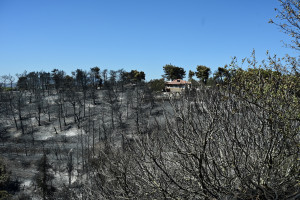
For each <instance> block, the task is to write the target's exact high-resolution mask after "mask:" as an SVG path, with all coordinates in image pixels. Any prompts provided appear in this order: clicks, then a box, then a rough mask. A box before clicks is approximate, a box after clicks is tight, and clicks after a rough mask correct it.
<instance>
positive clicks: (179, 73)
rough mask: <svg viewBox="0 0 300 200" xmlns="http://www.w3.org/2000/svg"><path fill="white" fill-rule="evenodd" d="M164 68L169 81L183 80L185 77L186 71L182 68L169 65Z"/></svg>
mask: <svg viewBox="0 0 300 200" xmlns="http://www.w3.org/2000/svg"><path fill="white" fill-rule="evenodd" d="M163 68H164V72H165V74H164V76H165V78H166V79H168V80H174V79H183V78H184V77H185V70H184V69H183V68H182V67H177V66H174V65H171V64H167V65H165V66H164V67H163Z"/></svg>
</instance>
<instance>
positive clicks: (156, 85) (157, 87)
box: [148, 78, 165, 92]
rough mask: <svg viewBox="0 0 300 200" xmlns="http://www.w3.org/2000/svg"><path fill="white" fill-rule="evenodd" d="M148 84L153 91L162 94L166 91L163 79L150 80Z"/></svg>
mask: <svg viewBox="0 0 300 200" xmlns="http://www.w3.org/2000/svg"><path fill="white" fill-rule="evenodd" d="M148 84H149V87H150V88H151V90H152V91H156V92H161V91H163V90H164V89H165V81H164V79H163V78H162V79H153V80H150V81H149V83H148Z"/></svg>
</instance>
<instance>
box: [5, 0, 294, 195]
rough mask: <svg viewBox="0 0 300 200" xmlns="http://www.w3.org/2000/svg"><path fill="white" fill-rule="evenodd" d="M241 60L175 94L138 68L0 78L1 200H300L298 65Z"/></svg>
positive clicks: (171, 72)
mask: <svg viewBox="0 0 300 200" xmlns="http://www.w3.org/2000/svg"><path fill="white" fill-rule="evenodd" d="M289 3H290V4H289ZM292 3H294V4H295V5H294V4H293V5H294V7H293V6H292ZM283 5H285V6H284V7H283V10H282V11H280V13H285V12H286V10H284V9H289V11H290V12H293V11H292V10H295V9H296V8H297V7H296V6H297V5H298V4H297V2H294V1H284V2H283ZM287 5H289V6H290V7H287ZM292 8H293V9H292ZM291 14H293V13H291ZM291 16H292V15H291ZM292 19H293V20H295V21H297V23H298V22H299V19H298V18H297V17H294V18H292ZM292 39H293V40H294V39H296V41H297V39H299V38H297V37H295V38H294V37H293V35H292ZM293 44H297V42H294V43H293ZM244 63H246V64H247V66H248V68H247V69H245V68H241V66H240V65H238V62H237V60H236V58H234V59H233V60H232V62H231V64H230V65H225V66H224V67H219V68H218V69H217V71H215V72H214V73H213V75H212V76H211V77H210V74H211V70H210V68H209V67H206V66H203V65H198V66H197V67H196V71H195V72H194V71H191V70H190V71H189V74H188V78H189V80H190V81H191V82H192V88H190V89H189V88H186V89H185V90H183V91H182V93H180V94H176V95H173V94H172V95H169V94H166V93H162V90H163V89H164V85H165V80H164V79H163V78H162V79H154V80H151V81H149V82H148V83H147V82H145V73H144V72H143V71H138V70H131V71H130V72H126V71H124V70H122V69H121V70H117V71H115V70H107V69H100V68H99V67H93V68H91V69H90V70H89V71H85V70H82V69H76V70H75V71H74V72H73V73H72V74H71V75H67V74H66V73H65V72H64V71H63V70H59V69H54V70H52V71H51V72H44V71H41V72H29V73H27V72H26V71H25V72H24V73H23V74H18V80H17V84H16V87H15V88H14V87H13V83H14V78H13V77H12V76H10V75H8V76H2V77H1V83H0V86H1V87H0V140H1V145H0V149H1V151H0V152H1V156H2V157H4V158H5V160H7V161H9V162H5V163H4V161H3V160H4V159H3V160H0V198H2V199H5V198H10V197H12V195H15V194H16V193H18V195H19V196H18V197H19V198H20V199H22V198H23V199H26V198H27V199H30V198H31V199H41V198H43V199H249V200H250V199H299V198H300V185H299V183H300V174H299V171H300V162H299V152H300V135H299V134H300V75H299V74H300V72H299V70H300V69H299V60H297V58H293V57H290V56H286V57H284V58H278V57H277V56H271V55H269V54H268V55H267V59H266V60H265V61H262V62H261V63H260V64H258V63H257V61H256V58H255V52H254V51H253V53H252V55H251V58H250V59H244V60H243V61H242V64H244ZM163 69H164V72H165V74H164V76H163V77H165V78H166V79H168V80H172V79H182V78H184V77H185V70H184V69H183V68H181V67H176V66H173V65H165V66H164V67H163ZM195 75H196V77H197V78H199V79H200V81H196V80H194V79H193V77H194V76H195ZM8 88H9V89H8ZM7 166H9V167H10V166H14V167H10V168H9V169H10V170H11V171H12V172H11V173H8V171H7V169H8V167H7ZM14 179H15V180H18V179H20V180H21V182H19V181H12V180H14ZM22 188H23V189H22ZM18 197H16V198H18Z"/></svg>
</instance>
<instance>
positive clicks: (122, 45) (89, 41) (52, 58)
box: [0, 0, 299, 80]
mask: <svg viewBox="0 0 300 200" xmlns="http://www.w3.org/2000/svg"><path fill="white" fill-rule="evenodd" d="M275 7H279V4H278V1H277V0H226V1H224V0H205V1H204V0H82V1H76V0H70V1H67V0H0V76H1V75H6V74H11V75H15V74H16V73H22V72H23V71H24V70H27V71H41V70H44V71H51V70H52V69H54V68H58V69H63V70H64V71H66V72H67V73H68V74H70V73H71V71H75V70H76V69H84V70H89V69H90V68H91V67H95V66H98V67H100V68H101V69H104V68H107V69H109V70H110V69H113V70H117V69H121V68H123V69H125V70H126V71H130V70H132V69H137V70H142V71H144V72H145V73H146V79H147V80H150V79H153V78H161V75H162V74H163V68H162V67H163V66H164V65H165V64H169V63H171V64H173V65H176V66H179V67H184V68H185V70H186V71H187V73H188V70H190V69H191V70H195V69H196V66H197V65H206V66H208V67H210V68H211V69H212V71H215V70H216V69H217V67H219V66H224V65H225V64H228V63H230V61H231V58H232V57H233V56H237V58H238V59H242V58H244V57H250V55H251V52H252V50H253V49H255V50H256V55H257V57H258V59H261V58H265V52H266V51H267V50H269V51H270V52H271V53H276V54H278V55H279V56H284V55H285V54H286V53H288V54H290V55H292V56H299V52H296V51H293V50H291V49H288V48H285V47H283V43H282V42H281V40H284V41H287V42H288V41H289V38H288V37H287V36H286V35H285V34H283V33H281V32H280V31H279V29H278V28H277V27H276V26H275V25H272V24H268V21H269V19H270V18H274V17H275V15H276V13H275V11H274V8H275Z"/></svg>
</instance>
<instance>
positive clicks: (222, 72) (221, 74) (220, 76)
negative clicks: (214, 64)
mask: <svg viewBox="0 0 300 200" xmlns="http://www.w3.org/2000/svg"><path fill="white" fill-rule="evenodd" d="M226 68H227V66H225V67H218V71H216V72H215V73H214V80H215V81H216V82H218V83H224V81H225V80H226V79H228V78H230V72H229V70H227V69H226Z"/></svg>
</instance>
